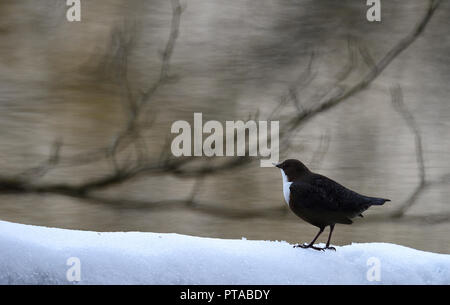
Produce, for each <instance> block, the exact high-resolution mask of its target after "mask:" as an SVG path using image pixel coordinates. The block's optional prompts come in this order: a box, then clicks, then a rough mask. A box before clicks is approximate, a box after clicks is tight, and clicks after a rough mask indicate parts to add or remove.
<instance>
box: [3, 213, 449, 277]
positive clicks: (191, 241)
mask: <svg viewBox="0 0 450 305" xmlns="http://www.w3.org/2000/svg"><path fill="white" fill-rule="evenodd" d="M336 249H337V251H336V252H333V251H326V252H322V251H320V252H318V251H315V250H311V249H301V248H293V247H292V245H290V244H289V243H287V242H278V241H256V240H255V241H253V240H246V239H241V240H226V239H215V238H202V237H193V236H186V235H179V234H162V233H141V232H127V233H123V232H115V233H99V232H87V231H74V230H63V229H54V228H45V227H38V226H30V225H22V224H15V223H9V222H4V221H0V284H71V283H72V282H69V281H68V280H67V277H66V273H67V271H68V270H69V269H71V268H74V267H73V266H70V265H67V261H68V259H69V258H71V257H76V258H78V259H79V262H80V265H79V267H80V268H79V270H80V279H81V281H80V282H78V283H79V284H450V255H447V254H436V253H429V252H424V251H419V250H414V249H411V248H407V247H403V246H399V245H394V244H386V243H366V244H352V245H348V246H342V247H336ZM370 258H372V259H370ZM373 258H375V259H373ZM372 261H375V262H379V269H377V270H379V273H370V274H379V276H380V281H369V280H368V279H367V272H368V270H371V271H373V270H375V269H373V268H376V266H375V267H374V266H372V265H370V264H369V265H368V262H369V263H371V262H372ZM376 265H377V264H376ZM377 266H378V265H377ZM371 268H372V269H371ZM71 270H72V269H71Z"/></svg>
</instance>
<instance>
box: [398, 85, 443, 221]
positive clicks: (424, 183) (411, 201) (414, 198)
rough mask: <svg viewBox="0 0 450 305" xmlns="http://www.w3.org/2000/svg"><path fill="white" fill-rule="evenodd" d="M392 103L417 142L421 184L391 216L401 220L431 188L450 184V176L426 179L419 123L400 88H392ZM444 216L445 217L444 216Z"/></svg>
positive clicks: (440, 218) (439, 218) (416, 149)
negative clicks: (409, 108) (449, 181)
mask: <svg viewBox="0 0 450 305" xmlns="http://www.w3.org/2000/svg"><path fill="white" fill-rule="evenodd" d="M391 101H392V105H393V106H394V108H395V110H396V111H397V112H398V113H399V114H400V115H401V116H402V118H403V119H404V121H405V123H406V125H407V126H408V127H409V129H410V130H411V132H412V133H413V134H414V142H415V152H416V163H417V168H418V177H419V184H418V185H417V186H416V188H415V189H414V191H413V192H412V193H411V195H410V196H409V197H408V198H407V199H406V200H405V201H404V202H403V203H401V204H400V206H399V207H398V208H397V210H396V211H395V212H393V213H392V214H391V217H394V218H400V217H403V216H404V215H405V213H406V212H407V211H408V210H409V209H410V208H411V207H412V206H413V205H415V204H416V203H417V202H418V200H419V198H420V195H421V194H422V193H423V192H424V191H425V190H426V189H428V188H429V187H431V186H433V185H436V184H442V183H446V182H447V183H448V180H449V179H448V177H449V176H450V174H447V175H444V176H443V177H441V178H440V179H438V180H435V181H430V180H428V179H427V177H426V166H425V161H424V156H423V144H422V137H421V135H420V130H419V127H418V125H417V122H416V120H415V118H414V116H413V115H412V114H411V112H410V111H409V110H408V109H407V107H406V106H405V104H404V102H403V94H402V90H401V87H400V86H397V87H394V88H391ZM442 216H443V215H442ZM425 217H428V220H429V221H431V219H432V218H430V217H429V216H425ZM433 219H437V220H439V221H441V220H442V219H444V218H443V217H438V218H436V217H433Z"/></svg>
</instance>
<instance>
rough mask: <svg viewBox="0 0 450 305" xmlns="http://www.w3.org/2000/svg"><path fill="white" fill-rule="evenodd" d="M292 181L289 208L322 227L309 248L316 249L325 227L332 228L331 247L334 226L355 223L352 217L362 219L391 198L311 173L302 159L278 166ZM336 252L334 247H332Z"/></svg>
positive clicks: (285, 162)
mask: <svg viewBox="0 0 450 305" xmlns="http://www.w3.org/2000/svg"><path fill="white" fill-rule="evenodd" d="M276 166H277V167H278V168H280V169H281V170H283V171H284V173H285V175H286V176H287V179H288V181H289V182H292V183H291V185H290V187H289V190H290V196H289V207H290V209H291V210H292V211H293V212H294V213H295V214H296V215H297V216H298V217H300V218H301V219H303V220H305V221H306V222H308V223H310V224H312V225H314V226H316V227H318V228H319V229H320V231H319V234H317V236H316V237H315V238H314V240H313V241H312V242H311V243H310V244H309V245H307V246H301V247H307V248H314V249H322V248H316V247H314V246H313V244H314V242H315V241H316V239H317V238H318V237H319V235H320V234H321V233H322V232H323V230H324V229H325V227H327V226H330V235H329V238H328V242H327V245H326V247H325V248H332V247H330V246H329V244H330V238H331V233H332V231H333V228H334V225H335V224H337V223H339V224H352V220H351V218H354V217H357V216H361V217H362V213H363V212H364V211H365V210H367V209H368V208H369V207H371V206H372V205H382V204H384V203H385V202H386V201H390V200H389V199H384V198H376V197H369V196H364V195H361V194H358V193H356V192H354V191H352V190H349V189H348V188H346V187H344V186H342V185H341V184H339V183H337V182H335V181H333V180H331V179H330V178H327V177H325V176H323V175H320V174H316V173H313V172H311V171H310V170H309V169H308V168H307V167H306V166H305V165H304V164H303V163H301V162H300V161H298V160H294V159H289V160H286V161H284V162H282V163H280V164H278V165H276ZM332 249H334V248H332Z"/></svg>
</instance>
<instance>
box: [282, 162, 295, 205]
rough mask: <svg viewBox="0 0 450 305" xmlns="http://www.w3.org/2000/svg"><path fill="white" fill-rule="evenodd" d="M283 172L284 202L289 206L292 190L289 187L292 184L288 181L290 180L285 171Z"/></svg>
mask: <svg viewBox="0 0 450 305" xmlns="http://www.w3.org/2000/svg"><path fill="white" fill-rule="evenodd" d="M280 170H281V176H282V177H283V195H284V201H286V203H287V205H289V198H290V196H291V190H290V189H289V187H290V186H291V184H292V182H289V181H288V178H287V176H286V174H285V173H284V171H283V170H282V169H280Z"/></svg>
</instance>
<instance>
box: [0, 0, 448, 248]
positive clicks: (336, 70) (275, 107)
mask: <svg viewBox="0 0 450 305" xmlns="http://www.w3.org/2000/svg"><path fill="white" fill-rule="evenodd" d="M68 8H69V7H68V6H67V5H66V1H62V0H42V1H32V0H2V1H1V2H0V41H1V44H0V71H1V73H0V143H1V145H0V219H1V220H5V221H12V222H18V223H26V224H33V225H43V226H52V227H60V228H70V229H78V230H95V231H149V232H174V233H180V234H189V235H196V236H207V237H220V238H241V237H246V238H247V239H263V240H286V241H288V242H291V243H296V242H309V241H310V240H311V239H312V238H313V236H314V235H315V234H316V231H317V228H315V227H313V226H311V225H309V224H306V223H305V222H303V221H301V220H300V219H298V218H297V217H296V216H294V215H293V214H292V213H291V212H290V211H289V210H288V208H287V206H286V204H285V202H284V199H283V195H282V182H281V174H280V171H279V170H278V169H276V168H261V167H260V166H259V159H258V158H255V157H251V158H250V157H248V158H239V159H236V158H228V157H216V158H180V159H176V158H174V157H172V156H171V154H170V151H168V150H167V143H169V145H170V141H171V139H173V137H174V135H173V134H171V133H170V127H171V125H172V123H173V122H174V121H176V120H187V121H188V122H192V121H193V113H194V112H201V113H203V120H204V121H207V120H217V121H220V122H225V121H226V120H244V121H245V120H248V119H249V118H253V119H256V118H259V119H261V120H268V119H272V120H279V121H280V129H281V132H282V133H281V135H280V136H281V137H282V142H283V143H288V144H289V146H282V147H281V149H280V155H281V156H280V157H281V159H286V158H296V159H300V160H302V161H303V162H304V163H305V164H306V165H307V166H309V167H310V168H311V169H312V170H313V171H317V172H320V173H321V174H324V175H327V176H328V177H330V178H332V179H335V180H337V181H339V182H340V183H342V184H343V185H345V186H347V187H349V188H351V189H354V190H356V191H358V192H360V193H363V194H366V195H371V196H378V197H385V198H390V199H391V200H392V202H388V203H386V204H385V205H384V206H382V207H372V208H371V209H370V210H368V211H367V212H365V217H364V218H361V219H356V220H355V223H354V224H353V225H352V226H345V225H339V226H337V227H336V230H335V233H334V237H333V243H334V244H336V245H344V244H349V243H351V242H390V243H398V244H401V245H405V246H410V247H414V248H417V249H422V250H427V251H434V252H441V253H449V252H450V237H449V233H450V206H449V199H448V198H449V197H450V190H449V181H450V179H449V178H450V154H449V152H450V137H449V131H450V104H449V96H450V87H449V86H448V84H449V81H450V52H449V51H450V33H449V31H448V30H449V28H450V3H448V2H447V1H443V2H442V3H441V5H440V6H439V7H438V8H437V9H436V11H435V12H434V14H433V16H432V17H431V18H430V19H429V20H427V21H426V27H425V29H424V31H423V32H421V33H419V34H418V35H417V37H414V41H413V42H411V43H410V44H408V45H405V46H402V42H404V39H405V37H408V35H410V33H413V32H414V29H415V28H416V27H417V26H418V25H419V24H420V23H421V22H422V21H423V20H424V16H426V14H427V10H428V9H429V6H428V2H427V1H423V0H414V1H382V11H381V22H373V23H371V22H368V21H367V19H366V11H367V9H368V7H367V6H366V1H362V0H361V1H359V0H358V1H356V0H353V1H350V0H347V1H334V0H322V1H313V0H296V1H292V0H290V1H287V0H259V1H249V0H248V1H245V0H239V1H238V0H228V1H206V0H190V1H181V2H178V1H176V0H172V1H167V0H152V1H138V0H131V1H130V0H127V1H125V0H111V1H94V0H81V21H80V22H68V21H67V19H66V12H67V9H68ZM396 46H399V47H403V49H402V52H401V53H400V54H397V55H395V58H393V60H392V61H391V62H390V63H389V64H388V65H387V66H386V67H383V71H381V72H382V73H381V74H380V75H379V76H378V77H377V78H375V79H373V80H370V83H369V84H368V85H369V86H368V87H366V88H362V89H361V90H356V91H357V92H354V93H352V94H349V95H348V97H345V98H343V99H342V101H340V102H339V103H338V104H337V105H336V106H334V107H332V109H329V110H327V111H315V112H314V115H313V116H312V117H311V118H309V119H308V120H307V121H306V120H305V122H304V123H303V121H301V122H302V124H301V125H299V126H298V128H297V126H296V127H295V128H293V129H289V127H291V126H293V125H292V122H295V121H296V118H301V117H302V114H303V113H304V112H305V111H308V109H317V108H316V107H317V106H318V105H321V103H324V102H325V103H326V102H327V100H329V98H330V97H331V98H332V97H333V96H339V95H340V94H341V93H342V92H345V90H348V89H349V88H352V86H355V84H358V82H360V81H361V80H362V79H364V77H365V76H366V75H370V73H371V71H374V70H376V69H377V68H379V66H377V65H376V63H377V62H379V60H381V59H382V58H384V57H385V56H386V54H388V52H389V51H390V50H391V49H392V48H395V47H396ZM294 125H295V124H294ZM287 129H289V130H291V131H292V130H294V131H293V132H290V133H285V132H284V131H285V130H287ZM286 135H287V136H286ZM326 235H327V234H324V236H322V237H321V241H322V242H323V241H325V240H326Z"/></svg>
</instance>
